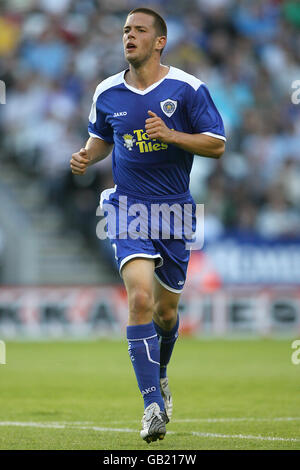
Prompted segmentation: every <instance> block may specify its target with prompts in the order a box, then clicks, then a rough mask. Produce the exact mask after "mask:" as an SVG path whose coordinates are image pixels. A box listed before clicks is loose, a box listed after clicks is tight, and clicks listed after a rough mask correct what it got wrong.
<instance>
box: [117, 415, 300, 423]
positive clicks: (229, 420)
mask: <svg viewBox="0 0 300 470" xmlns="http://www.w3.org/2000/svg"><path fill="white" fill-rule="evenodd" d="M299 420H300V416H297V417H282V418H251V417H249V418H247V417H243V418H186V419H172V423H235V422H243V421H250V422H251V421H257V422H263V421H265V422H273V421H299ZM109 422H110V424H125V423H128V422H130V423H136V420H130V421H109Z"/></svg>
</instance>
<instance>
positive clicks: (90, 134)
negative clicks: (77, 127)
mask: <svg viewBox="0 0 300 470" xmlns="http://www.w3.org/2000/svg"><path fill="white" fill-rule="evenodd" d="M89 136H90V137H95V138H96V139H100V140H104V139H102V137H100V136H99V135H97V134H93V133H92V132H89ZM104 142H105V141H104Z"/></svg>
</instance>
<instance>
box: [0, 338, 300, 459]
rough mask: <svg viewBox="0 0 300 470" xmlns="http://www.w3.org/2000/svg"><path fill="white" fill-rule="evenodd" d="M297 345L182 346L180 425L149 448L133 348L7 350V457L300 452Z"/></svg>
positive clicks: (1, 382)
mask: <svg viewBox="0 0 300 470" xmlns="http://www.w3.org/2000/svg"><path fill="white" fill-rule="evenodd" d="M291 343H292V341H291V340H286V339H285V340H275V339H255V340H246V341H242V340H229V339H228V340H225V339H222V340H217V339H213V340H203V339H199V340H197V339H191V338H180V339H179V340H178V342H177V344H176V347H175V350H174V354H173V358H172V362H171V364H170V366H169V379H170V387H171V389H172V392H173V398H174V415H173V420H172V422H170V423H169V424H168V426H167V430H168V433H167V435H166V437H165V439H164V440H163V441H157V442H154V443H151V444H150V445H148V444H146V443H145V442H144V441H142V440H141V439H140V437H139V431H140V420H141V417H142V413H143V402H142V398H141V396H140V393H139V391H138V388H137V385H136V381H135V376H134V372H133V369H132V366H131V363H130V359H129V356H128V352H127V342H126V340H123V341H121V340H104V339H102V340H98V341H92V342H78V341H77V342H71V341H70V342H67V341H64V342H43V343H41V342H37V343H27V342H23V343H22V342H8V343H7V344H6V352H7V364H6V365H0V449H33V450H34V449H66V450H69V449H100V450H101V449H106V450H125V449H127V450H139V449H146V450H173V449H178V450H196V449H197V450H201V449H300V365H293V364H292V362H291V355H292V352H293V350H292V349H291Z"/></svg>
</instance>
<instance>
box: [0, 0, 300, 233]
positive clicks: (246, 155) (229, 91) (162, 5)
mask: <svg viewBox="0 0 300 470" xmlns="http://www.w3.org/2000/svg"><path fill="white" fill-rule="evenodd" d="M141 5H143V6H149V7H151V8H154V9H157V10H158V11H159V12H160V13H161V14H162V15H163V16H164V17H165V19H166V21H167V25H168V46H167V48H166V51H165V53H164V55H163V58H162V62H163V63H164V64H170V65H173V66H175V67H179V68H182V69H183V70H185V71H186V72H189V73H192V74H194V75H196V76H197V77H198V78H200V79H201V80H203V81H204V82H205V83H206V84H207V86H208V88H209V90H210V92H211V94H212V96H213V99H214V101H215V103H216V105H217V107H218V109H219V110H220V112H221V115H222V117H223V119H224V123H225V128H226V135H227V148H226V153H225V154H224V156H223V157H222V158H221V159H220V160H218V161H216V160H212V159H207V158H200V157H195V163H194V168H193V173H192V177H191V189H192V192H193V195H194V198H195V200H196V202H204V203H205V214H206V226H207V236H208V237H211V238H213V237H216V236H219V235H220V234H222V233H224V232H226V233H232V234H235V235H238V236H240V237H246V238H247V237H252V236H257V235H258V236H262V237H268V238H289V239H291V238H297V237H298V238H300V210H299V207H300V145H299V137H300V135H299V134H300V104H298V105H297V104H295V103H293V102H292V98H291V97H292V93H293V92H295V89H293V88H292V86H293V84H295V81H297V80H300V34H299V28H300V3H299V2H297V1H285V2H281V1H279V0H277V1H276V0H264V1H261V0H251V1H250V0H240V1H238V0H186V1H184V2H183V1H182V0H160V1H159V0H156V2H149V1H143V2H138V1H136V0H9V1H8V0H7V1H2V3H1V6H0V79H1V80H3V81H4V82H5V83H6V86H7V98H6V100H7V104H6V105H5V106H2V108H1V111H2V114H1V117H0V134H1V135H0V142H1V143H0V147H1V152H0V162H1V164H2V163H3V162H5V161H9V162H10V163H11V162H13V164H14V165H16V166H17V167H18V168H19V169H20V171H22V172H24V173H26V174H28V175H30V177H32V178H33V179H38V180H40V181H42V182H43V186H44V188H45V191H46V192H47V196H48V200H49V204H52V205H56V206H57V207H58V208H59V210H63V211H64V212H65V216H66V219H67V220H68V221H69V223H70V224H72V225H73V226H74V227H77V229H78V230H81V231H83V233H84V235H85V236H87V237H89V238H90V239H91V240H93V237H94V238H95V235H94V233H95V224H96V217H95V211H96V207H97V205H98V198H97V194H100V191H101V190H102V189H104V188H107V187H111V186H113V182H112V176H111V158H110V157H108V158H107V159H106V160H104V161H103V162H101V163H99V164H97V165H95V166H94V167H91V168H90V169H89V170H88V172H87V173H86V175H85V176H84V177H76V176H73V175H72V174H71V172H70V168H69V162H70V158H71V154H72V153H73V152H74V151H77V150H79V149H80V148H81V147H82V146H83V145H84V143H85V141H86V139H87V137H88V134H87V120H88V115H89V110H90V106H91V99H92V96H93V93H94V90H95V88H96V86H97V84H98V83H99V82H100V81H101V80H103V79H104V78H106V77H107V76H109V75H112V74H115V73H117V72H119V71H120V70H122V69H124V68H125V67H126V63H125V62H124V57H123V48H122V41H121V37H122V27H123V24H124V21H125V18H126V14H127V13H128V11H129V10H130V9H132V8H135V7H137V6H141ZM298 88H299V89H300V82H299V85H298ZM299 98H300V91H299Z"/></svg>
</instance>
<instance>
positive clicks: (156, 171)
mask: <svg viewBox="0 0 300 470" xmlns="http://www.w3.org/2000/svg"><path fill="white" fill-rule="evenodd" d="M125 73H126V70H125V71H122V72H120V73H118V74H116V75H113V76H112V77H109V78H107V79H106V80H104V81H102V82H101V83H100V84H99V85H98V87H97V88H96V91H95V94H94V97H93V103H92V108H91V112H90V116H89V127H88V130H89V135H90V136H91V137H97V138H100V139H103V140H105V141H106V142H109V143H113V144H114V149H113V154H112V162H113V163H112V165H113V178H114V183H115V184H116V185H117V187H118V188H119V189H120V190H122V191H123V192H124V193H125V194H126V193H128V194H135V195H141V196H168V195H170V196H172V195H177V194H183V193H186V192H187V191H188V189H189V176H190V172H191V169H192V165H193V158H194V156H193V155H192V154H191V153H189V152H186V151H185V150H182V149H180V148H178V147H176V146H174V145H170V144H166V143H162V142H160V141H159V140H156V139H152V140H150V139H149V137H148V136H147V133H146V131H145V121H146V119H148V118H149V117H150V116H149V115H148V111H149V110H151V111H153V112H154V113H156V114H157V115H158V116H159V117H161V118H162V119H163V120H164V122H165V124H166V125H167V126H168V127H169V128H170V129H174V130H176V131H180V132H186V133H189V134H198V133H201V134H206V135H209V136H212V137H216V138H219V139H222V140H224V141H225V140H226V138H225V132H224V125H223V121H222V118H221V116H220V114H219V112H218V110H217V108H216V106H215V104H214V102H213V100H212V98H211V96H210V93H209V91H208V89H207V87H206V85H205V84H204V83H203V82H202V81H201V80H199V79H198V78H196V77H194V76H193V75H190V74H188V73H186V72H183V71H182V70H180V69H177V68H175V67H170V69H169V72H168V74H167V75H166V76H165V77H164V78H163V79H161V80H160V81H158V82H156V83H154V84H153V85H151V86H149V87H148V88H146V89H145V90H138V89H137V88H134V87H132V86H130V85H128V84H127V83H126V82H125V80H124V76H125Z"/></svg>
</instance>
